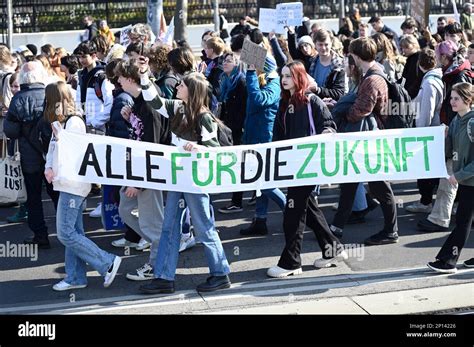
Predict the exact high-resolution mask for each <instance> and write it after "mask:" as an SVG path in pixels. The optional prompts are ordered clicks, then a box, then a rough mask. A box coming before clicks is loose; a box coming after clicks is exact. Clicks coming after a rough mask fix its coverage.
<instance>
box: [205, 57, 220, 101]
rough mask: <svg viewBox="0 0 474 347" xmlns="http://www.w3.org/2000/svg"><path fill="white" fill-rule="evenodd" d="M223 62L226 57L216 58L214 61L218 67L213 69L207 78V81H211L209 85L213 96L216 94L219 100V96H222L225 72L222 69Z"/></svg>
mask: <svg viewBox="0 0 474 347" xmlns="http://www.w3.org/2000/svg"><path fill="white" fill-rule="evenodd" d="M223 60H224V56H220V57H217V58H215V59H214V60H213V61H214V63H215V64H216V65H215V66H214V67H213V68H212V69H211V72H210V73H209V76H207V80H208V81H209V84H210V85H211V87H212V94H214V95H215V96H216V98H217V99H219V96H220V94H221V87H220V82H221V76H222V73H223V72H224V70H223V67H222V64H223Z"/></svg>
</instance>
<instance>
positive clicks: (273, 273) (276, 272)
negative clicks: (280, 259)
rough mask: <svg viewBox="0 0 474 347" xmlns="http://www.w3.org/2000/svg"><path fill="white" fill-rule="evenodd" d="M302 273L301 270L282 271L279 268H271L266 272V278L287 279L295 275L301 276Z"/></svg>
mask: <svg viewBox="0 0 474 347" xmlns="http://www.w3.org/2000/svg"><path fill="white" fill-rule="evenodd" d="M302 273H303V269H302V268H299V269H296V270H286V269H283V268H281V267H279V266H272V267H271V268H269V269H268V270H267V276H268V277H274V278H283V277H288V276H291V275H293V276H296V275H301V274H302Z"/></svg>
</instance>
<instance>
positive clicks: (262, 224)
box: [240, 218, 268, 236]
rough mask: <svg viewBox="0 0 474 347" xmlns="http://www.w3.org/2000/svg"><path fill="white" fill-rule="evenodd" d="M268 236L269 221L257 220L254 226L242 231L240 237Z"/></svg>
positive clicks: (251, 225)
mask: <svg viewBox="0 0 474 347" xmlns="http://www.w3.org/2000/svg"><path fill="white" fill-rule="evenodd" d="M266 234H268V229H267V220H266V219H263V218H255V219H254V220H253V221H252V224H250V226H249V227H248V228H246V229H240V235H243V236H252V235H266Z"/></svg>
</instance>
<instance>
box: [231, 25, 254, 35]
mask: <svg viewBox="0 0 474 347" xmlns="http://www.w3.org/2000/svg"><path fill="white" fill-rule="evenodd" d="M250 29H251V28H250V25H248V24H245V25H240V24H237V25H236V26H235V27H234V28H233V29H232V30H231V31H230V36H231V37H233V36H236V35H240V34H243V35H247V34H248V33H249V31H250Z"/></svg>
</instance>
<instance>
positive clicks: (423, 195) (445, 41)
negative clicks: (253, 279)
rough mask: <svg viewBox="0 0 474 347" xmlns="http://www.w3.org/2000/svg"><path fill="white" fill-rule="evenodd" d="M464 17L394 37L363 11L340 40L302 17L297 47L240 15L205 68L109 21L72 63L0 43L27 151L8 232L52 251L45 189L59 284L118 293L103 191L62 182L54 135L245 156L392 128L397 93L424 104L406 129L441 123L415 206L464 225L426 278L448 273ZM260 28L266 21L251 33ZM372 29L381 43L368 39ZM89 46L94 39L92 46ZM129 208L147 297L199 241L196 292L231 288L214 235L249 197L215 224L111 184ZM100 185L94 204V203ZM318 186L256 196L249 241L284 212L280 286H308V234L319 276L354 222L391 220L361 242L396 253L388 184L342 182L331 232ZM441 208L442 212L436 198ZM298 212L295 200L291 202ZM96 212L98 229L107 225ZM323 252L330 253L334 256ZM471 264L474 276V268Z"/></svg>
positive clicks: (467, 210) (12, 136)
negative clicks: (61, 251) (60, 254)
mask: <svg viewBox="0 0 474 347" xmlns="http://www.w3.org/2000/svg"><path fill="white" fill-rule="evenodd" d="M470 11H471V9H470V6H466V7H465V13H468V14H469V16H464V15H463V17H462V20H461V23H458V22H456V21H455V20H454V19H452V18H446V17H439V18H438V27H437V32H436V33H434V34H432V33H430V32H429V30H427V29H426V28H420V26H419V25H418V23H417V22H416V21H415V20H414V19H412V18H407V19H406V20H405V21H404V22H403V24H402V25H401V28H400V29H401V30H402V31H403V35H402V36H400V37H398V35H397V34H396V33H395V31H394V30H392V29H390V28H388V27H387V26H386V25H385V24H384V22H383V18H380V17H373V18H371V19H370V21H369V22H368V23H365V22H363V21H362V20H361V18H360V16H359V17H358V16H357V13H356V14H355V15H353V16H351V17H347V18H346V19H345V21H344V25H343V26H342V27H341V28H340V30H339V32H338V33H337V34H336V33H334V32H332V31H330V30H327V29H325V28H324V27H322V26H321V25H319V24H318V23H316V24H313V25H312V26H311V25H310V21H309V19H307V18H305V19H304V21H303V23H302V25H301V26H300V27H296V28H294V27H287V28H286V29H287V35H277V34H275V33H274V32H271V33H262V32H261V31H260V30H259V29H258V28H256V27H254V28H252V27H251V26H250V25H249V24H247V21H249V20H251V19H250V18H248V17H242V18H241V20H240V22H239V24H238V25H237V26H235V27H234V28H233V29H232V30H231V31H230V34H229V36H230V42H229V43H226V42H225V41H224V40H223V39H222V35H221V33H219V32H214V31H206V32H204V33H203V35H202V49H203V50H202V56H201V57H200V58H198V59H196V57H195V55H194V54H193V51H192V50H191V48H190V46H189V44H188V43H187V42H173V45H171V46H170V45H167V44H166V43H163V42H161V41H160V38H157V39H154V35H153V34H152V32H151V29H150V27H149V26H147V25H145V24H135V25H134V26H133V27H132V28H131V30H130V32H129V35H128V39H129V42H128V45H127V46H124V45H122V44H121V43H120V41H119V39H120V35H114V34H112V32H111V31H110V29H109V28H108V26H107V24H106V23H105V22H104V21H101V22H100V25H99V28H98V27H97V26H96V25H95V23H94V22H93V20H92V18H90V17H86V18H85V19H84V24H85V25H86V27H87V30H86V32H85V33H84V35H83V36H84V37H83V39H84V41H83V42H82V43H80V44H79V45H78V46H77V48H76V49H75V50H74V52H71V53H68V52H66V51H65V50H64V49H62V48H60V47H56V48H55V47H53V46H52V45H44V46H42V47H41V48H40V50H38V49H37V47H36V46H34V45H26V46H21V47H19V48H18V49H17V50H16V51H15V52H12V51H11V50H10V49H9V48H8V47H7V46H6V45H1V46H0V91H1V99H0V102H1V104H2V110H3V117H2V118H1V120H2V123H3V125H2V126H1V128H2V129H3V131H4V134H5V136H6V137H7V138H8V139H9V140H8V141H7V142H5V143H3V145H4V146H7V147H8V151H9V153H10V154H13V153H12V152H13V146H14V144H15V141H18V144H19V151H20V154H21V166H22V171H23V175H24V180H25V186H26V190H27V195H28V198H27V202H26V204H24V205H22V206H21V207H20V209H19V210H18V212H17V214H16V215H14V216H11V217H8V221H10V222H21V221H25V220H27V222H28V226H29V228H30V229H31V231H32V232H33V234H34V236H33V237H31V238H28V239H26V240H25V243H28V244H34V245H38V247H40V248H44V249H47V248H50V243H49V238H48V229H47V226H46V223H45V221H44V215H43V203H42V199H41V198H42V197H41V195H42V191H43V185H45V186H46V192H47V194H48V195H49V196H50V197H51V199H52V201H53V203H54V207H55V209H56V211H57V215H56V229H57V235H58V239H59V241H60V242H61V243H62V244H63V245H64V247H65V249H66V253H65V264H66V266H65V269H66V277H65V278H64V279H63V280H62V281H61V282H59V283H57V284H55V285H54V286H53V289H54V290H58V291H63V290H70V289H78V288H84V287H86V286H87V277H86V264H90V265H91V266H92V267H93V268H94V269H95V270H97V271H98V272H99V273H100V274H101V275H102V276H104V287H108V286H110V285H111V283H112V282H113V280H114V278H115V276H116V274H117V271H118V269H119V267H120V266H121V262H122V259H121V258H120V257H119V256H116V255H114V254H111V253H109V252H106V251H104V250H102V249H100V248H99V247H98V246H97V245H96V244H95V243H94V242H92V241H91V240H90V239H88V238H87V237H86V235H85V230H84V226H83V219H82V218H83V217H82V212H83V210H84V209H85V200H86V198H87V196H88V195H89V194H90V193H91V189H93V187H92V186H91V185H90V184H87V183H79V182H71V181H66V180H57V179H55V177H56V174H57V169H58V163H57V162H56V160H55V158H56V157H57V155H56V150H57V142H58V136H57V135H58V132H59V131H61V129H67V130H70V131H75V132H79V133H83V134H86V133H87V134H98V135H103V136H113V137H119V138H124V139H130V140H136V141H142V142H150V143H159V144H163V145H169V146H179V147H183V148H184V150H186V151H199V150H200V148H202V146H204V147H218V146H220V143H219V139H218V128H219V126H220V125H222V124H223V125H226V126H227V127H228V128H229V129H231V131H232V139H233V144H234V145H241V144H245V145H252V144H259V143H269V142H272V141H280V140H289V139H295V138H301V137H306V136H313V135H318V134H323V133H336V132H340V133H344V132H365V131H375V130H383V129H387V128H391V125H390V124H391V123H390V119H389V118H390V115H388V114H387V113H386V112H384V110H385V108H386V107H387V104H388V103H389V102H390V101H391V97H392V96H391V95H390V93H389V85H393V84H398V85H399V86H400V88H403V89H404V90H406V92H407V94H408V95H409V98H410V99H411V102H412V103H414V104H418V105H421V108H419V112H418V113H417V114H416V115H415V117H414V118H413V119H411V120H409V121H407V123H406V124H404V125H405V127H431V126H439V125H441V124H444V125H445V126H446V167H447V170H448V173H449V178H448V179H446V178H439V179H419V180H418V181H417V184H418V188H419V193H420V200H419V201H417V202H415V203H413V204H411V205H408V206H406V207H405V208H406V210H407V211H409V212H412V213H426V214H428V216H427V218H425V219H423V220H421V221H420V222H419V223H418V225H417V227H418V229H419V230H421V231H425V232H433V231H448V230H449V225H450V220H451V216H452V215H454V214H455V215H456V226H455V228H454V230H452V231H451V233H450V236H449V238H448V239H447V241H446V242H445V244H444V246H443V248H442V249H441V250H440V252H439V254H438V255H437V256H436V257H435V261H433V262H430V263H428V266H429V267H430V268H431V269H433V270H435V271H438V272H442V273H453V272H455V271H456V269H457V268H456V264H457V261H458V259H459V256H460V254H461V250H462V248H463V247H464V245H465V242H466V240H467V238H468V236H469V232H470V230H471V225H472V221H473V213H474V199H473V198H472V197H473V196H474V112H473V111H472V103H473V87H472V81H473V77H474V72H473V68H472V65H471V64H474V43H473V42H474V41H473V39H474V37H473V32H472V19H471V17H470ZM250 23H251V24H252V25H253V26H256V25H258V22H256V21H254V20H251V21H250ZM370 26H371V28H372V31H373V34H372V35H371V33H370ZM86 36H87V37H86ZM245 40H251V41H252V42H254V43H255V44H258V45H260V46H262V47H264V48H265V49H266V50H267V56H266V58H265V64H264V67H263V69H262V70H259V69H257V68H256V67H255V66H253V65H247V64H244V63H243V62H241V61H240V54H241V50H242V47H243V44H244V41H245ZM114 189H115V191H116V193H117V195H118V196H119V197H120V203H119V215H120V217H121V219H122V220H123V221H124V223H125V226H126V230H125V234H124V236H123V237H122V238H120V239H118V240H114V241H113V242H112V245H113V246H115V247H134V248H137V249H144V248H147V247H150V249H151V251H150V256H149V259H148V260H147V261H146V263H145V264H144V265H143V266H141V267H140V268H138V269H135V270H133V271H130V272H129V273H127V275H126V277H127V278H128V279H129V280H134V281H146V280H150V281H149V282H148V283H146V284H143V285H142V286H141V287H140V291H141V292H143V293H148V294H149V293H152V294H155V293H172V292H174V290H175V283H174V282H175V274H176V268H177V264H178V257H179V253H180V252H182V251H184V250H186V249H188V248H191V247H193V246H194V245H195V244H196V243H197V242H200V243H202V245H203V248H204V252H205V255H206V259H207V262H208V266H209V272H210V276H209V277H208V279H207V280H206V282H204V283H202V284H200V285H198V287H197V290H198V291H201V292H205V291H214V290H219V289H225V288H229V287H230V285H231V282H230V278H229V273H230V271H231V269H230V266H229V263H228V261H227V259H226V255H225V252H224V249H223V247H222V243H221V240H220V237H219V233H218V232H217V230H216V223H215V220H216V219H218V218H219V214H231V213H239V212H242V211H243V209H244V205H243V195H244V192H235V193H232V194H231V195H232V198H231V202H230V203H229V204H228V205H227V206H224V207H222V208H220V209H218V210H217V213H215V211H214V208H213V205H212V199H211V197H210V196H209V195H208V194H197V193H193V194H191V193H182V192H174V191H170V192H162V191H157V190H151V189H139V188H136V187H114ZM97 191H99V192H100V190H98V188H97V187H95V192H96V193H97ZM318 193H319V187H318V186H314V185H313V186H302V187H290V188H288V190H287V193H286V195H285V194H284V193H283V192H282V191H281V190H280V189H277V188H274V189H266V190H262V191H261V194H260V192H259V194H256V192H253V193H252V192H250V194H251V199H250V201H249V205H251V204H255V216H254V219H253V221H252V223H251V224H250V225H248V226H247V227H245V228H242V229H241V230H240V234H241V235H242V236H246V237H251V236H260V235H266V234H267V233H268V228H267V224H266V220H267V214H268V207H269V203H270V200H272V201H274V202H275V203H276V204H277V205H278V207H279V208H280V209H281V210H282V211H283V231H284V234H285V245H284V248H283V250H282V253H281V257H280V259H279V261H278V263H277V264H276V265H275V266H273V267H271V268H270V269H268V271H267V275H268V276H269V277H275V278H283V277H286V276H290V275H298V274H301V273H302V264H301V246H302V240H303V232H304V230H305V226H306V225H307V226H309V227H310V228H311V229H312V230H313V231H314V233H315V235H316V238H317V240H318V243H319V246H320V248H321V250H326V251H325V252H323V253H322V257H321V258H320V259H316V260H315V261H314V266H315V267H316V268H324V267H330V266H332V265H334V264H336V263H337V262H338V261H341V260H344V259H347V257H348V254H347V253H346V252H345V251H344V244H343V243H342V238H343V233H344V228H345V226H346V225H347V224H351V223H363V222H364V221H365V219H364V218H365V216H366V215H367V214H368V213H370V212H371V211H372V210H374V209H375V208H377V207H378V206H380V207H381V210H382V213H383V217H384V224H383V226H381V227H380V231H379V232H377V233H375V234H374V235H372V236H370V237H369V238H367V239H366V240H364V243H365V244H366V245H384V244H391V243H397V242H398V241H399V237H400V236H399V234H398V232H399V230H398V224H397V206H396V203H395V198H394V194H393V191H392V188H391V186H390V183H389V182H386V181H375V182H369V183H368V184H367V185H364V183H363V182H361V183H341V184H340V197H339V203H338V204H337V205H336V206H335V209H336V210H337V212H336V214H335V215H334V217H333V219H332V220H330V221H328V220H327V218H326V216H325V215H324V213H323V212H322V210H321V209H320V208H319V206H318V199H317V196H318ZM434 195H435V196H436V199H435V200H434V199H433V196H434ZM289 202H291V203H289ZM103 213H104V211H103V207H102V206H101V205H100V204H99V206H97V208H96V209H95V210H94V211H93V212H92V213H91V216H99V217H100V216H101V215H102V214H103ZM328 248H329V249H330V250H331V252H327V250H328ZM464 265H465V266H467V267H474V259H470V260H466V261H465V262H464Z"/></svg>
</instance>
